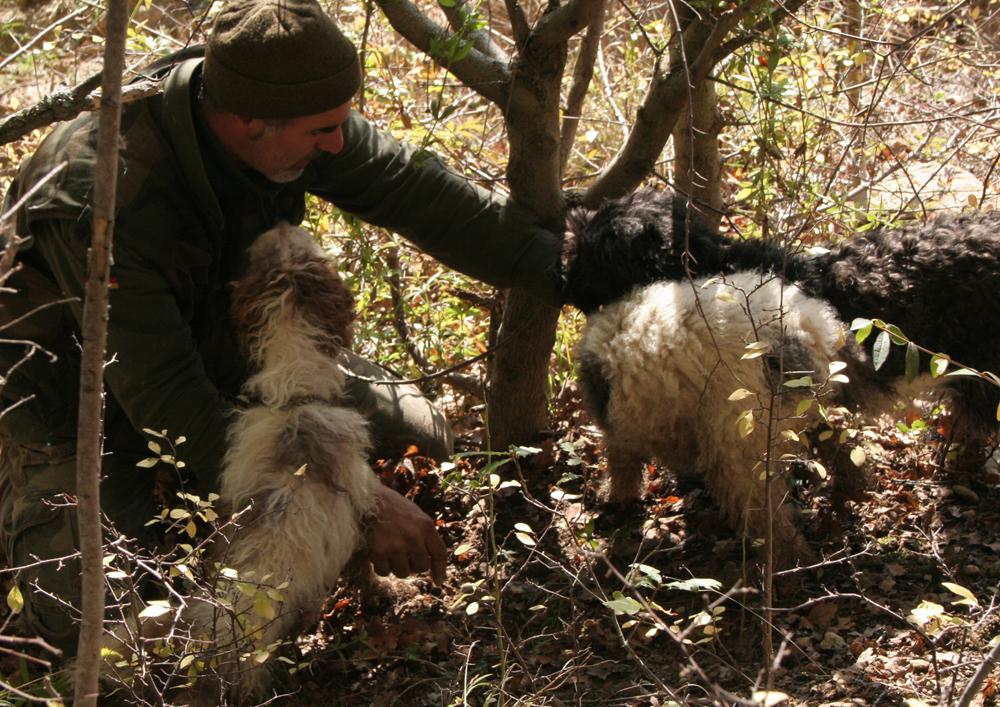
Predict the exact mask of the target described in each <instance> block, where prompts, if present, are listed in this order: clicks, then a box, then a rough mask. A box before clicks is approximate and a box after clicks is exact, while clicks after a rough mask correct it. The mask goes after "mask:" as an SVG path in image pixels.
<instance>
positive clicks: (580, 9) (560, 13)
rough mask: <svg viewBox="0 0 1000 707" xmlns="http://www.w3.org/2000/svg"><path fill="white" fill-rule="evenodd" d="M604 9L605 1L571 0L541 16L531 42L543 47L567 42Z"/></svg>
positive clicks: (532, 33) (533, 31)
mask: <svg viewBox="0 0 1000 707" xmlns="http://www.w3.org/2000/svg"><path fill="white" fill-rule="evenodd" d="M603 9H604V0H570V1H569V2H568V3H566V4H565V5H560V6H559V7H557V8H556V9H555V10H553V11H552V12H547V13H545V14H544V15H542V16H541V18H540V19H539V20H538V22H537V23H536V24H535V28H534V30H532V32H531V41H532V42H539V43H540V44H542V45H554V44H561V43H563V42H567V41H569V39H570V37H573V36H574V35H576V34H577V33H579V32H580V31H581V30H582V29H583V28H584V27H587V26H588V25H590V23H591V21H592V20H593V19H594V17H595V16H596V15H597V14H599V13H601V12H603Z"/></svg>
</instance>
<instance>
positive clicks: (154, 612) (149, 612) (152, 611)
mask: <svg viewBox="0 0 1000 707" xmlns="http://www.w3.org/2000/svg"><path fill="white" fill-rule="evenodd" d="M169 611H170V604H169V603H168V602H166V601H152V602H150V603H149V606H147V607H146V608H145V609H143V610H142V611H140V612H139V618H140V619H145V618H150V619H155V618H156V617H158V616H163V615H164V614H166V613H167V612H169Z"/></svg>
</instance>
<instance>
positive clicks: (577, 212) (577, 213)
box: [565, 206, 597, 243]
mask: <svg viewBox="0 0 1000 707" xmlns="http://www.w3.org/2000/svg"><path fill="white" fill-rule="evenodd" d="M596 213H597V212H596V211H592V210H590V209H585V208H583V207H582V206H579V207H577V208H575V209H570V211H569V213H567V214H566V240H565V242H566V243H569V242H573V243H576V241H578V240H579V239H580V237H581V236H582V235H583V232H584V231H585V230H586V228H587V225H588V224H589V223H590V221H591V219H593V218H594V214H596Z"/></svg>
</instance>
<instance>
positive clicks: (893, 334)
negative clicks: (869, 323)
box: [885, 324, 910, 346]
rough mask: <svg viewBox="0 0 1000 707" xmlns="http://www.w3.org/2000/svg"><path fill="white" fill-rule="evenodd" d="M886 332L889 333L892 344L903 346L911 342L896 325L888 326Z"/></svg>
mask: <svg viewBox="0 0 1000 707" xmlns="http://www.w3.org/2000/svg"><path fill="white" fill-rule="evenodd" d="M885 330H886V331H887V332H889V337H890V338H891V339H892V343H894V344H896V345H898V346H902V345H903V344H906V343H908V342H909V341H910V340H909V339H907V338H906V335H905V334H904V333H903V332H902V331H901V330H900V328H899V327H898V326H896V325H895V324H886V325H885Z"/></svg>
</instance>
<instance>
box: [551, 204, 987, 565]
mask: <svg viewBox="0 0 1000 707" xmlns="http://www.w3.org/2000/svg"><path fill="white" fill-rule="evenodd" d="M689 275H690V278H691V279H690V280H689ZM556 277H557V280H558V281H559V284H560V286H561V287H562V290H563V293H564V298H565V301H566V302H567V303H570V304H573V305H575V306H577V307H579V308H580V309H582V310H583V311H584V312H585V313H586V314H587V315H588V323H587V327H586V331H585V333H584V336H583V339H582V341H581V342H580V344H579V349H578V359H579V361H580V370H581V373H580V378H581V383H582V387H583V389H584V394H585V398H586V399H587V403H588V407H589V408H590V410H591V412H592V413H593V414H594V416H595V417H596V419H597V421H598V424H599V425H600V426H601V428H602V430H603V431H604V433H605V445H606V449H607V456H608V469H609V472H610V476H611V481H610V500H613V501H619V502H623V501H627V500H630V499H634V498H636V497H637V495H638V493H639V480H640V469H641V462H642V461H643V460H644V459H648V458H650V457H657V458H658V459H660V461H662V462H663V463H664V464H666V465H668V466H669V467H672V468H673V469H675V470H677V471H685V470H687V469H694V470H697V471H700V472H702V473H703V474H704V475H705V479H706V484H707V486H708V488H709V490H710V491H711V493H712V494H713V495H714V496H715V497H716V498H717V499H718V501H719V503H720V505H721V507H722V510H723V512H724V514H725V515H726V516H727V517H728V518H729V520H730V521H731V522H733V523H734V524H736V523H738V522H740V521H741V519H743V518H744V517H746V519H747V523H748V525H749V528H750V530H751V531H752V534H753V535H754V537H763V529H764V526H765V523H764V519H763V515H762V514H761V513H759V512H752V513H747V510H748V509H751V508H759V507H760V505H761V504H760V499H761V498H762V494H761V493H759V491H758V490H757V487H758V480H759V479H758V477H759V476H760V472H759V470H757V469H756V468H755V467H756V465H757V460H759V459H761V458H763V456H764V454H765V452H766V443H765V440H764V439H763V437H764V436H763V435H760V434H751V435H748V436H746V437H743V436H741V435H740V433H739V431H738V427H737V424H736V419H737V416H738V415H739V413H740V412H741V411H742V410H745V409H747V408H749V407H753V405H749V404H748V401H743V402H738V401H737V402H731V401H729V400H728V397H729V395H730V394H731V393H732V392H733V391H734V390H736V389H739V388H744V389H747V390H750V391H753V392H754V393H755V394H757V395H762V394H764V393H766V392H767V391H768V390H770V389H773V388H774V387H775V386H776V385H777V386H778V387H780V388H781V389H782V390H783V391H786V392H785V393H783V395H782V396H781V397H782V399H783V400H784V401H785V402H783V403H782V405H783V406H784V412H785V414H786V415H787V414H788V412H789V411H794V410H795V405H796V403H797V401H798V399H801V398H802V396H803V395H805V393H803V392H801V391H799V392H796V389H794V388H787V387H781V385H780V384H781V382H782V381H783V380H787V379H788V378H789V377H793V378H794V377H801V376H804V375H807V374H808V375H810V376H811V377H812V378H813V379H814V380H815V381H816V382H820V381H826V380H827V379H828V376H829V363H830V362H831V361H833V360H840V361H843V362H845V363H846V364H847V368H846V370H845V371H844V373H846V374H847V376H848V378H849V382H848V383H847V384H845V385H836V386H833V389H832V390H831V394H832V399H833V400H837V401H838V402H840V403H842V404H844V405H846V406H848V407H853V408H855V409H859V408H860V409H867V410H881V409H885V407H886V405H887V403H889V402H892V401H894V399H895V398H896V397H898V394H899V393H900V388H901V387H904V383H905V381H904V370H905V360H904V351H903V349H904V348H905V347H901V346H895V347H893V351H892V352H891V354H890V356H889V358H888V360H887V361H886V363H885V364H884V365H883V366H882V367H881V368H880V369H879V370H878V371H876V370H875V368H874V366H873V364H872V361H871V356H870V353H869V351H868V349H867V348H865V347H862V346H860V345H858V344H856V343H854V342H853V338H852V337H851V336H849V335H847V336H845V335H844V332H845V330H846V329H847V327H848V326H849V325H850V323H851V321H853V320H854V319H855V318H857V317H864V318H868V319H875V318H877V319H881V320H883V321H885V322H888V323H891V324H894V325H896V326H898V327H899V328H900V329H901V330H902V331H903V333H904V334H905V335H906V336H907V337H909V338H910V339H911V340H913V341H915V342H917V343H919V344H920V345H921V346H924V347H926V348H929V349H931V350H933V351H938V352H942V353H947V354H949V355H950V356H951V357H952V358H953V359H954V360H955V361H957V362H960V363H962V364H964V365H967V366H971V367H973V368H976V369H979V370H986V371H994V372H996V371H1000V329H998V327H1000V297H998V294H997V293H1000V214H997V213H995V212H970V213H963V214H946V215H942V216H939V217H938V218H937V219H935V220H933V221H930V222H927V223H914V224H910V225H907V226H904V227H902V228H896V229H889V230H876V231H872V232H868V233H865V234H863V235H860V236H857V237H855V238H852V239H850V240H847V241H845V242H842V243H839V244H836V245H833V246H832V247H831V248H830V249H829V251H828V252H826V253H824V254H821V255H799V254H789V253H787V252H786V251H785V250H783V249H781V248H778V247H775V246H772V245H768V244H766V243H763V242H761V241H740V240H734V239H731V238H727V237H725V236H722V235H720V234H719V233H717V232H716V231H714V230H712V229H710V228H709V227H708V226H706V225H705V224H704V222H703V221H701V219H700V218H699V217H698V216H697V215H696V214H695V213H694V212H689V211H688V210H687V208H686V204H685V202H684V201H683V200H682V199H681V198H678V197H676V196H674V195H672V194H669V193H663V192H658V191H654V190H640V191H638V192H636V193H634V194H632V195H630V196H628V197H624V198H622V199H617V200H613V201H610V202H608V203H606V204H605V205H604V206H603V207H601V208H600V209H599V210H598V211H596V212H588V211H581V210H578V211H575V212H573V213H572V214H571V216H570V219H569V229H568V234H567V239H566V243H565V247H564V256H563V259H562V261H561V263H560V264H559V266H558V267H557V273H556ZM706 282H708V283H709V284H707V285H706ZM779 313H780V314H781V315H782V316H781V317H779V316H778V315H779ZM872 339H874V337H872ZM755 340H756V341H762V342H767V343H768V344H769V345H770V346H771V347H772V349H771V351H772V352H771V354H769V355H768V356H765V357H763V365H762V361H761V360H759V359H744V358H742V355H743V354H744V353H745V351H746V349H745V346H746V344H747V343H750V342H752V341H755ZM845 342H846V343H845ZM927 360H928V359H927V357H926V356H922V361H921V362H922V367H921V369H922V370H924V371H926V370H927ZM915 386H917V387H924V388H927V387H937V388H938V389H940V390H941V391H942V392H944V393H945V394H947V395H948V396H949V397H950V398H951V399H952V402H953V403H954V407H955V408H956V409H958V410H961V411H962V412H961V415H960V419H963V420H964V421H966V422H967V423H970V424H972V425H973V426H976V427H978V428H980V429H981V430H989V429H990V428H991V427H994V426H995V424H996V417H995V415H996V409H997V401H998V398H1000V396H998V394H997V390H996V388H995V387H993V386H990V385H987V384H984V383H983V382H982V381H980V380H978V379H972V378H970V377H966V376H958V377H949V378H946V379H936V380H932V379H930V377H929V376H923V377H921V378H920V379H919V380H918V381H917V382H916V383H915ZM815 409H816V406H813V407H812V408H811V410H810V413H807V414H815ZM798 425H799V427H801V426H802V420H799V421H798ZM788 427H790V423H789V422H787V421H785V422H781V423H780V424H779V428H780V429H777V430H776V431H775V432H776V433H780V431H781V430H782V429H785V428H788ZM744 431H745V430H744ZM779 439H780V437H779ZM773 489H774V496H773V497H772V506H773V507H774V508H775V509H776V516H775V529H776V533H775V541H776V542H775V549H776V551H777V553H778V556H779V559H780V561H782V562H784V563H786V564H790V563H792V562H794V560H795V559H796V558H801V557H803V556H806V555H807V554H808V550H807V548H806V546H805V543H804V542H803V541H802V538H801V536H800V535H799V533H798V531H797V530H796V527H795V523H794V519H793V514H792V513H791V511H790V510H789V509H788V508H787V507H783V506H781V504H780V500H781V497H782V496H783V495H784V494H785V492H786V491H787V489H786V488H785V487H784V485H783V483H782V482H780V481H778V482H777V483H776V484H774V485H773ZM744 514H746V515H744Z"/></svg>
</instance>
